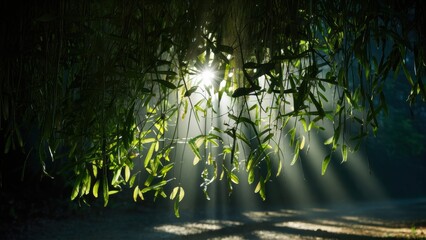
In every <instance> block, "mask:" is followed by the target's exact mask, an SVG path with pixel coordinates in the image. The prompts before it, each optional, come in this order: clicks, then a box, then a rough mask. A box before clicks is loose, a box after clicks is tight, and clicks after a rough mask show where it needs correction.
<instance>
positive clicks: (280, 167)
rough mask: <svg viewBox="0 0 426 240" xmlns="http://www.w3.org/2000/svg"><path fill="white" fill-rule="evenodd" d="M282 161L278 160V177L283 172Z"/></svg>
mask: <svg viewBox="0 0 426 240" xmlns="http://www.w3.org/2000/svg"><path fill="white" fill-rule="evenodd" d="M282 166H283V164H282V161H281V160H278V170H277V175H275V176H276V177H278V176H279V175H280V174H281V169H282Z"/></svg>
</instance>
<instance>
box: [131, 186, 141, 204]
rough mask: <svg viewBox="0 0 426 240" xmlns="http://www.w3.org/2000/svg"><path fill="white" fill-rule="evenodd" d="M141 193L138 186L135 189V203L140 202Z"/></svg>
mask: <svg viewBox="0 0 426 240" xmlns="http://www.w3.org/2000/svg"><path fill="white" fill-rule="evenodd" d="M139 192H140V191H139V186H136V187H135V189H133V201H135V202H137V201H138V196H139Z"/></svg>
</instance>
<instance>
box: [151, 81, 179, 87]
mask: <svg viewBox="0 0 426 240" xmlns="http://www.w3.org/2000/svg"><path fill="white" fill-rule="evenodd" d="M152 81H154V82H158V83H160V84H161V85H163V86H164V87H166V88H169V89H176V88H177V87H176V86H175V85H174V84H173V83H171V82H169V81H166V80H163V79H153V80H152Z"/></svg>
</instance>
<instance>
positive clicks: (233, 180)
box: [229, 172, 240, 184]
mask: <svg viewBox="0 0 426 240" xmlns="http://www.w3.org/2000/svg"><path fill="white" fill-rule="evenodd" d="M229 177H230V178H231V181H232V182H233V183H235V184H238V183H239V182H240V180H239V179H238V176H237V175H236V174H235V173H232V172H231V173H230V174H229Z"/></svg>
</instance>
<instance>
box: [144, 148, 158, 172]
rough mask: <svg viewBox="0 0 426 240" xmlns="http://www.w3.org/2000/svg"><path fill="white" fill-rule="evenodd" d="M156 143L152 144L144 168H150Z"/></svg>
mask: <svg viewBox="0 0 426 240" xmlns="http://www.w3.org/2000/svg"><path fill="white" fill-rule="evenodd" d="M155 145H156V142H154V143H152V144H151V147H150V148H149V150H148V152H147V153H146V157H145V161H144V162H143V165H144V167H145V168H146V167H148V164H149V161H150V160H151V159H152V155H153V153H154V150H155Z"/></svg>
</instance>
